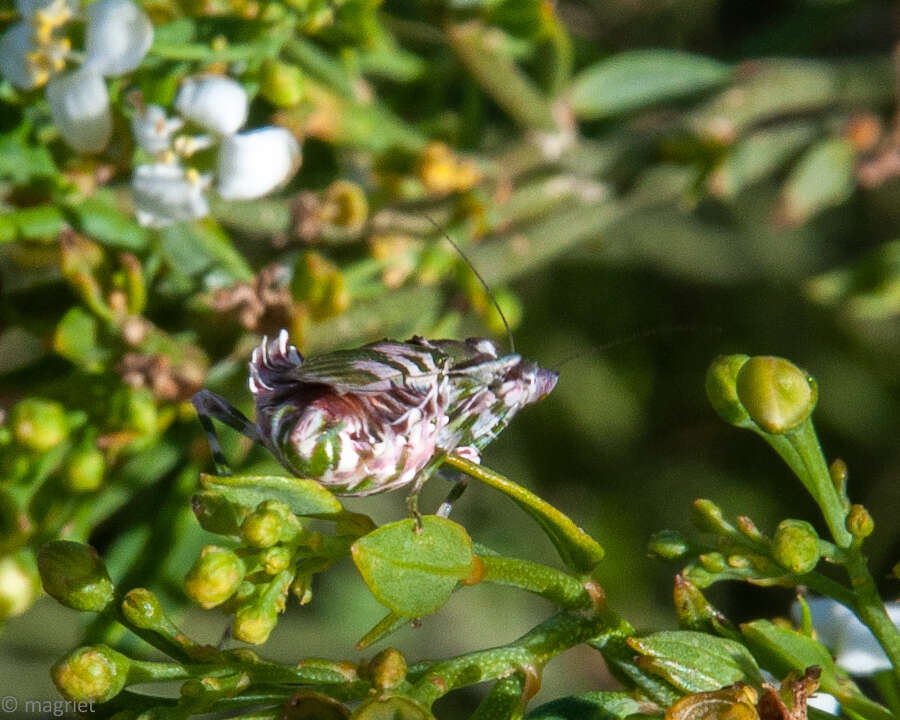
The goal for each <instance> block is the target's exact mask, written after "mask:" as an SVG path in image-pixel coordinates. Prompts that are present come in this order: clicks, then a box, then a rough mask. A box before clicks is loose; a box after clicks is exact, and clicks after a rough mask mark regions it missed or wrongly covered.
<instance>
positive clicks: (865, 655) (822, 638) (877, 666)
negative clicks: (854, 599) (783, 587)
mask: <svg viewBox="0 0 900 720" xmlns="http://www.w3.org/2000/svg"><path fill="white" fill-rule="evenodd" d="M806 602H807V603H808V604H809V612H810V615H811V616H812V624H813V627H814V628H815V629H816V635H817V637H818V639H819V642H821V643H822V644H823V645H824V646H825V647H827V648H828V649H829V650H831V652H832V653H834V656H835V661H836V662H837V664H838V665H839V666H840V667H842V668H844V670H846V671H847V672H849V673H850V674H851V675H860V676H866V675H872V674H874V673H876V672H879V671H881V670H889V669H890V668H891V667H892V665H891V662H890V660H888V657H887V655H885V654H884V650H882V649H881V646H880V645H879V644H878V641H877V640H876V639H875V636H874V635H872V633H871V631H870V630H869V628H867V627H866V626H865V625H863V624H862V622H860V620H859V618H857V617H856V615H855V614H853V612H851V611H850V610H849V609H848V608H846V607H844V606H843V605H841V604H840V603H839V602H837V601H836V600H832V599H831V598H809V599H807V601H806ZM886 607H887V612H888V615H889V616H890V618H891V621H892V622H893V623H894V624H895V625H897V626H898V627H900V602H893V603H887V605H886ZM791 614H792V616H793V618H794V621H795V622H798V623H799V622H800V604H799V603H794V605H793V607H792V608H791Z"/></svg>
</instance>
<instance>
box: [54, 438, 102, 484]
mask: <svg viewBox="0 0 900 720" xmlns="http://www.w3.org/2000/svg"><path fill="white" fill-rule="evenodd" d="M105 472H106V458H105V457H104V455H103V453H102V452H100V450H98V449H97V448H96V447H93V446H84V447H79V448H76V449H75V450H74V451H73V452H72V453H71V454H70V455H69V457H68V458H66V466H65V469H64V471H63V483H64V484H65V487H66V489H67V490H70V491H71V492H75V493H81V492H93V491H94V490H97V489H98V488H99V487H100V485H102V484H103V475H104V474H105Z"/></svg>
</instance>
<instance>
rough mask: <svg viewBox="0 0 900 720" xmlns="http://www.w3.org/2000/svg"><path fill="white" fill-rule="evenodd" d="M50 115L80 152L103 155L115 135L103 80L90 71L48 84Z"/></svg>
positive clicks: (63, 136)
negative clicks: (104, 149)
mask: <svg viewBox="0 0 900 720" xmlns="http://www.w3.org/2000/svg"><path fill="white" fill-rule="evenodd" d="M47 102H48V103H49V104H50V114H51V115H52V116H53V121H54V123H55V124H56V127H57V129H58V130H59V134H60V135H62V138H63V140H65V141H66V142H67V143H68V144H69V145H70V146H71V147H72V148H74V149H75V150H78V151H79V152H86V153H90V152H100V151H101V150H102V149H103V148H105V147H106V143H108V142H109V136H110V135H111V134H112V116H111V115H110V112H109V94H108V93H107V91H106V83H105V82H104V81H103V77H102V76H101V75H98V74H97V73H95V72H91V71H90V70H89V69H80V70H75V71H74V72H70V73H67V74H65V75H59V76H57V77H55V78H53V79H52V80H51V81H50V82H49V83H47Z"/></svg>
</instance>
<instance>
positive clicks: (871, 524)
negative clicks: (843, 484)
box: [847, 505, 875, 540]
mask: <svg viewBox="0 0 900 720" xmlns="http://www.w3.org/2000/svg"><path fill="white" fill-rule="evenodd" d="M874 530H875V521H874V520H873V519H872V516H871V515H870V514H869V511H868V510H866V509H865V508H864V507H863V506H862V505H851V506H850V512H849V513H847V532H849V533H850V534H851V535H852V536H853V538H854V539H855V540H865V539H866V538H867V537H869V535H871V534H872V532H873V531H874Z"/></svg>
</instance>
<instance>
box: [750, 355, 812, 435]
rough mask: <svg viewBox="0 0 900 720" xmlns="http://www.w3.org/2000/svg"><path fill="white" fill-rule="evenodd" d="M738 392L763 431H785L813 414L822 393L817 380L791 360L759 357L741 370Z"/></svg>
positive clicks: (751, 416) (752, 359)
mask: <svg viewBox="0 0 900 720" xmlns="http://www.w3.org/2000/svg"><path fill="white" fill-rule="evenodd" d="M737 395H738V399H739V400H740V401H741V404H742V405H743V406H744V408H745V409H746V410H747V413H748V414H749V415H750V418H751V419H752V420H753V422H755V423H756V424H757V425H758V426H759V427H760V428H761V429H762V430H764V431H765V432H768V433H773V434H781V433H785V432H788V431H789V430H793V429H794V428H795V427H797V426H798V425H800V424H801V423H802V422H803V421H804V420H806V418H808V417H809V416H810V414H811V413H812V411H813V408H815V406H816V399H817V396H818V393H817V390H816V385H815V381H814V380H813V379H812V378H811V377H810V376H809V375H808V374H807V373H805V372H803V371H802V370H801V369H800V368H798V367H797V366H796V365H794V364H793V363H791V362H790V361H788V360H785V359H784V358H780V357H773V356H756V357H752V358H750V359H749V360H748V361H747V362H746V363H744V365H743V366H742V367H741V369H740V371H739V372H738V375H737Z"/></svg>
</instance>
